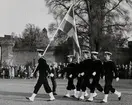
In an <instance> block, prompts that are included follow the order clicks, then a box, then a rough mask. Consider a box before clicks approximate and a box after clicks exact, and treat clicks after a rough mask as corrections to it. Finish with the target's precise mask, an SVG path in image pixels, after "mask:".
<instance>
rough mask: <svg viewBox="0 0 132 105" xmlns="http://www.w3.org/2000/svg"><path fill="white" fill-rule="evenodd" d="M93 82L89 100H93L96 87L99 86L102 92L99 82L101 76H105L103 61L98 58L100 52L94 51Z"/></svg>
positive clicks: (92, 55) (92, 53)
mask: <svg viewBox="0 0 132 105" xmlns="http://www.w3.org/2000/svg"><path fill="white" fill-rule="evenodd" d="M91 57H92V71H93V73H92V79H93V80H92V83H91V89H90V97H89V99H88V101H89V102H92V101H93V97H94V92H95V88H97V89H98V90H99V91H100V92H103V88H102V86H101V85H100V84H99V80H100V77H102V78H103V69H102V62H101V60H100V59H98V52H96V51H92V52H91Z"/></svg>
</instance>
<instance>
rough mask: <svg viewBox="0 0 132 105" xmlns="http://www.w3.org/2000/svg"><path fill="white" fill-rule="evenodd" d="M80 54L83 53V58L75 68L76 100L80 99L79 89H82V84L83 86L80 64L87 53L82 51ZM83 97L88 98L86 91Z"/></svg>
mask: <svg viewBox="0 0 132 105" xmlns="http://www.w3.org/2000/svg"><path fill="white" fill-rule="evenodd" d="M82 53H83V56H84V57H83V59H82V61H81V63H78V65H77V66H76V71H77V85H76V90H77V91H76V98H78V99H79V97H80V92H81V87H82V84H83V81H84V74H83V72H84V71H83V70H82V62H83V60H84V59H86V58H87V53H88V51H87V50H83V51H82ZM84 96H88V93H87V91H85V95H84ZM82 100H83V99H82Z"/></svg>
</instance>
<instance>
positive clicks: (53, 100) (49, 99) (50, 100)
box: [47, 99, 55, 101]
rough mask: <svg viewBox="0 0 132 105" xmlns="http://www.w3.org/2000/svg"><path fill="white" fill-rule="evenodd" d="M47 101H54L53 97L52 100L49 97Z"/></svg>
mask: <svg viewBox="0 0 132 105" xmlns="http://www.w3.org/2000/svg"><path fill="white" fill-rule="evenodd" d="M47 101H55V99H53V100H51V99H49V100H47Z"/></svg>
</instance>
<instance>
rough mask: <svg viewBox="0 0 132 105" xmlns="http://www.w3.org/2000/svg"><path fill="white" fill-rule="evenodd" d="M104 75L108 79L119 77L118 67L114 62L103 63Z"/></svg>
mask: <svg viewBox="0 0 132 105" xmlns="http://www.w3.org/2000/svg"><path fill="white" fill-rule="evenodd" d="M103 69H104V75H105V77H108V78H113V77H114V76H115V77H118V72H117V69H116V65H115V63H114V62H113V61H106V62H104V63H103Z"/></svg>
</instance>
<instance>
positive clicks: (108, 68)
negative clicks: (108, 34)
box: [101, 51, 121, 103]
mask: <svg viewBox="0 0 132 105" xmlns="http://www.w3.org/2000/svg"><path fill="white" fill-rule="evenodd" d="M111 55H112V53H111V52H108V51H106V52H104V57H105V62H104V63H103V69H104V78H105V86H104V94H105V95H104V99H103V101H101V102H102V103H106V102H107V98H108V94H109V91H111V92H112V93H114V94H116V95H117V96H118V99H119V100H120V99H121V92H118V91H117V90H115V89H114V88H113V86H112V81H113V78H114V75H115V78H116V81H119V77H118V72H117V70H116V65H115V63H114V62H113V61H112V60H111V59H110V57H111ZM113 73H114V74H113Z"/></svg>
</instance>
